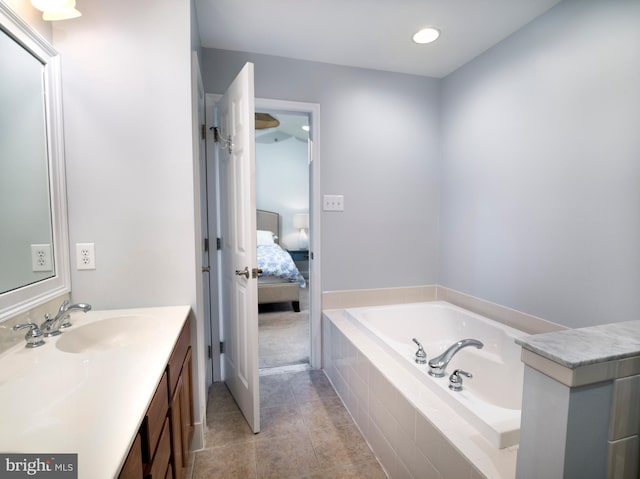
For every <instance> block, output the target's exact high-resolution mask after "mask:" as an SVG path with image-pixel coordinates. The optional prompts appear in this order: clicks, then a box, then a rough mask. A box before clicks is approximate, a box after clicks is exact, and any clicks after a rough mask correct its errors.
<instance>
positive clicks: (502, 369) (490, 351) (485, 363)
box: [344, 301, 526, 449]
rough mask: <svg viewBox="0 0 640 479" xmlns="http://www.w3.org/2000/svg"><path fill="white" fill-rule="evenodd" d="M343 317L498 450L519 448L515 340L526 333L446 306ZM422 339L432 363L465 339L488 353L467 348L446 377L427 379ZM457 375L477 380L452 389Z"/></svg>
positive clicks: (519, 366) (357, 311)
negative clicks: (418, 356) (420, 358)
mask: <svg viewBox="0 0 640 479" xmlns="http://www.w3.org/2000/svg"><path fill="white" fill-rule="evenodd" d="M344 316H345V317H346V318H347V319H348V320H349V321H350V322H352V323H353V324H354V325H356V327H357V328H358V329H360V330H361V331H363V332H365V333H366V335H367V336H369V337H370V338H371V339H373V340H374V341H375V342H376V343H377V344H379V345H380V346H381V347H382V348H383V349H384V350H385V351H386V352H388V353H389V354H390V355H391V356H393V357H394V358H395V359H396V361H398V362H400V363H401V364H403V367H405V368H406V369H408V370H410V371H411V373H412V374H413V375H414V376H415V377H417V378H418V379H419V380H420V381H421V382H422V383H423V384H424V385H425V386H426V387H427V388H428V389H429V390H430V391H432V392H433V393H434V394H436V395H437V396H438V397H440V399H442V400H444V401H445V402H446V403H447V404H448V405H449V406H450V407H451V408H452V409H453V410H454V411H455V412H456V413H457V414H458V415H459V416H460V417H462V418H463V419H464V420H465V421H467V422H468V423H469V424H470V425H471V426H473V427H474V428H475V429H476V430H477V431H478V432H479V433H480V434H481V435H482V436H483V437H484V438H485V439H486V440H487V441H488V442H489V443H490V444H491V445H493V446H494V447H496V448H498V449H502V448H506V447H509V446H513V445H515V444H518V442H519V438H520V410H521V404H522V383H523V375H524V365H523V363H522V362H521V361H520V346H518V345H517V344H516V343H515V338H516V337H518V336H523V335H525V334H526V333H523V332H521V331H518V330H516V329H513V328H511V327H509V326H506V325H503V324H501V323H498V322H495V321H492V320H490V319H487V318H485V317H483V316H480V315H477V314H475V313H472V312H470V311H467V310H465V309H462V308H459V307H457V306H455V305H453V304H450V303H447V302H444V301H432V302H424V303H411V304H400V305H392V306H376V307H364V308H351V309H346V310H345V311H344ZM412 338H416V339H418V340H419V341H420V342H421V343H422V345H423V346H424V349H425V351H426V353H427V359H431V358H433V357H435V356H437V355H439V354H440V353H442V352H443V351H444V350H445V349H446V348H447V347H449V346H450V345H452V344H453V343H455V342H456V341H458V340H460V339H464V338H474V339H478V340H480V341H482V342H483V343H484V348H482V349H476V348H474V347H467V348H463V349H461V350H460V351H458V353H457V354H456V355H455V356H454V357H453V359H452V360H451V361H450V363H449V365H448V366H447V369H446V375H445V376H444V377H442V378H435V377H432V376H430V375H428V374H427V371H428V370H429V366H428V365H427V364H421V365H420V364H416V362H415V361H414V358H415V352H416V350H417V346H416V345H415V343H413V341H412ZM455 369H463V370H465V371H467V372H470V373H472V374H473V377H472V378H463V379H464V384H463V390H462V391H458V392H454V391H451V390H450V389H449V387H448V385H449V375H450V374H451V373H452V372H453V371H454V370H455Z"/></svg>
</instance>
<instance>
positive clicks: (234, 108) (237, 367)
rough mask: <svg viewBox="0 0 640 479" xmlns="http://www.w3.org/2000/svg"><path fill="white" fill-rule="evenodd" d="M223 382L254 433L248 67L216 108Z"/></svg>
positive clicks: (257, 396) (252, 160) (252, 191)
mask: <svg viewBox="0 0 640 479" xmlns="http://www.w3.org/2000/svg"><path fill="white" fill-rule="evenodd" d="M217 112H218V123H217V125H216V126H217V127H218V128H219V130H218V135H217V136H218V141H217V149H218V158H219V168H220V196H219V198H220V233H221V244H222V251H221V273H220V277H221V282H222V286H221V290H222V295H221V298H220V301H221V303H222V338H223V343H224V351H223V356H222V357H223V359H222V364H223V368H224V370H223V378H224V381H225V383H226V384H227V387H228V388H229V390H230V391H231V394H232V395H233V397H234V398H235V400H236V402H237V403H238V406H239V407H240V410H241V411H242V413H243V414H244V416H245V418H246V419H247V422H248V423H249V426H251V429H252V430H253V432H255V433H257V432H259V431H260V392H259V380H258V280H257V270H256V268H257V264H258V263H257V258H256V249H257V247H256V235H255V231H256V196H255V191H256V188H255V141H254V139H255V124H254V115H255V107H254V85H253V64H252V63H247V64H246V65H245V66H244V67H243V69H242V70H241V71H240V73H239V74H238V76H237V77H236V78H235V80H234V81H233V82H232V83H231V85H230V86H229V88H228V89H227V91H226V93H225V94H224V96H223V97H222V98H221V99H220V101H219V102H218V104H217Z"/></svg>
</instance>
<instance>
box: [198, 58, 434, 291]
mask: <svg viewBox="0 0 640 479" xmlns="http://www.w3.org/2000/svg"><path fill="white" fill-rule="evenodd" d="M246 61H250V62H253V63H254V65H255V89H256V91H255V94H256V97H258V98H273V99H282V100H293V101H303V102H313V103H319V104H320V118H321V122H320V134H321V145H320V148H321V194H343V195H344V196H345V211H344V213H335V212H325V213H322V216H321V222H322V226H321V240H322V254H323V257H322V290H340V289H361V288H381V287H394V286H414V285H422V284H432V283H435V282H436V279H437V270H436V268H437V242H438V241H437V229H438V196H439V192H438V174H439V173H438V138H439V132H438V128H439V126H438V121H439V118H438V111H439V105H438V101H439V100H438V99H439V83H438V81H437V80H435V79H428V78H424V77H419V76H411V75H404V74H394V73H387V72H379V71H373V70H364V69H357V68H348V67H341V66H335V65H328V64H323V63H314V62H305V61H298V60H290V59H285V58H280V57H273V56H266V55H258V54H249V53H240V52H230V51H224V50H215V49H206V48H205V49H203V65H202V67H203V77H204V81H205V90H206V91H207V92H210V93H221V92H223V91H224V90H225V88H226V86H227V85H228V84H229V83H230V82H231V80H232V79H233V77H234V76H235V74H236V73H237V72H238V71H239V70H240V68H241V67H242V65H243V64H244V62H246Z"/></svg>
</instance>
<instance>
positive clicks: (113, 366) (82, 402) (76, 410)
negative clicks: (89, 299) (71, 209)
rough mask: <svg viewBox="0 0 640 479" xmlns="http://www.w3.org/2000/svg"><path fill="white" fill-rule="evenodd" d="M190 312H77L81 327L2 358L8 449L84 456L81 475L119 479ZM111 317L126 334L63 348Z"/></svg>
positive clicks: (0, 411) (1, 438)
mask: <svg viewBox="0 0 640 479" xmlns="http://www.w3.org/2000/svg"><path fill="white" fill-rule="evenodd" d="M189 311H190V307H189V306H171V307H160V308H140V309H126V310H112V311H90V312H88V313H86V314H85V313H82V312H74V313H72V315H71V321H72V323H73V324H74V325H73V326H72V327H70V328H68V329H67V330H66V331H65V332H63V333H62V334H61V335H60V336H57V337H53V338H45V340H46V344H45V345H44V346H41V347H38V348H34V349H26V348H25V347H24V343H22V344H20V345H18V346H15V347H13V348H12V349H10V350H8V351H6V352H5V353H3V354H2V355H0V424H1V425H2V426H1V430H0V452H2V453H37V454H43V455H44V454H51V455H55V454H56V453H58V454H61V453H77V454H78V477H79V478H81V479H84V478H91V479H100V478H109V479H111V478H113V477H116V476H117V474H118V472H119V471H120V468H121V466H122V463H123V462H124V460H125V459H126V456H127V453H128V451H129V449H130V447H131V444H132V443H133V440H134V438H135V435H136V433H137V432H138V429H139V427H140V425H141V423H142V420H143V418H144V415H145V413H146V410H147V407H148V406H149V403H150V401H151V398H152V396H153V394H154V392H155V390H156V387H157V385H158V382H159V381H160V379H161V377H162V374H163V373H164V371H165V368H166V366H167V362H168V361H169V357H170V355H171V352H172V351H173V347H174V345H175V342H176V340H177V339H178V336H179V334H180V331H181V330H182V327H183V325H184V322H185V320H186V319H187V316H188V315H189ZM110 319H115V320H116V322H114V324H116V325H117V329H118V331H119V332H118V333H117V334H116V335H109V339H108V341H105V343H104V344H101V343H100V342H98V343H97V344H93V345H92V346H90V347H88V348H87V349H86V350H85V351H81V352H68V349H69V347H66V346H65V347H64V349H67V351H63V350H61V348H63V345H64V344H65V341H66V343H67V344H68V343H69V341H68V340H69V339H71V338H72V337H73V336H72V335H71V332H72V331H73V330H78V331H79V329H80V328H82V327H83V326H86V325H90V324H92V323H97V322H100V321H103V320H104V321H109V320H110ZM128 323H130V324H132V325H133V324H137V325H136V326H135V327H134V326H132V327H131V328H127V327H126V325H127V324H128ZM103 324H104V323H103ZM123 325H125V326H123ZM67 331H68V332H67ZM16 334H20V333H16ZM65 335H68V337H67V340H63V338H65ZM76 337H77V336H76ZM61 340H63V342H61V343H60V344H59V345H58V342H59V341H61Z"/></svg>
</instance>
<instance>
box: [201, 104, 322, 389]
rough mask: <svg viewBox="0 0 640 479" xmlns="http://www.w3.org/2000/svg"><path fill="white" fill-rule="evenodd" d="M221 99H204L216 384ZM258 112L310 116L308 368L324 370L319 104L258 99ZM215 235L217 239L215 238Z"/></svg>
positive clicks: (218, 365)
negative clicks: (213, 131)
mask: <svg viewBox="0 0 640 479" xmlns="http://www.w3.org/2000/svg"><path fill="white" fill-rule="evenodd" d="M221 97H222V95H220V94H217V93H207V94H206V95H205V119H206V131H207V135H206V136H207V141H206V143H207V146H206V150H207V162H208V165H209V167H210V168H208V170H207V173H208V175H207V185H208V186H207V191H208V196H209V198H208V203H209V208H208V214H209V244H210V245H211V247H210V248H209V264H210V266H211V269H212V273H213V271H214V268H215V272H216V273H215V274H211V276H210V279H211V281H210V289H209V292H205V293H208V294H210V295H211V299H212V301H211V321H212V324H211V337H212V338H211V339H212V347H211V349H212V355H211V356H212V357H211V361H212V362H213V377H214V381H220V380H221V379H222V373H221V361H220V318H221V312H220V309H219V305H220V302H219V300H218V298H219V294H220V293H219V288H220V278H219V272H220V252H219V251H217V250H216V249H215V247H214V245H215V238H217V237H219V235H220V225H219V212H218V208H219V205H220V197H219V194H220V192H219V185H218V173H217V164H216V160H215V154H214V151H215V145H214V142H213V135H212V134H211V133H210V132H211V128H212V127H213V126H214V124H213V123H214V118H215V115H214V112H215V105H216V103H217V102H218V100H219V99H220V98H221ZM255 107H256V109H258V108H260V109H269V110H283V111H291V112H296V113H307V114H308V115H309V139H310V140H311V141H310V144H311V146H310V151H309V154H310V156H311V168H310V176H309V192H310V195H309V196H310V198H309V225H310V235H309V245H310V252H309V254H310V258H309V279H310V281H309V283H310V287H309V324H310V341H309V347H310V354H309V364H310V365H311V367H312V368H314V369H320V368H321V367H322V307H321V305H322V302H321V301H322V287H321V277H322V276H321V268H320V264H321V258H322V254H321V247H322V245H321V242H320V236H321V235H320V215H321V211H322V209H321V197H320V104H318V103H308V102H299V101H289V100H275V99H267V98H256V99H255ZM214 232H215V238H214V237H213V236H214ZM214 299H215V301H214Z"/></svg>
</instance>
